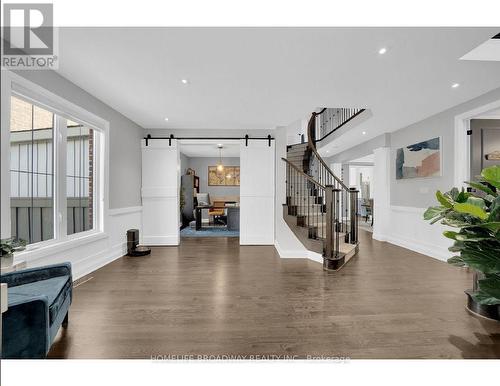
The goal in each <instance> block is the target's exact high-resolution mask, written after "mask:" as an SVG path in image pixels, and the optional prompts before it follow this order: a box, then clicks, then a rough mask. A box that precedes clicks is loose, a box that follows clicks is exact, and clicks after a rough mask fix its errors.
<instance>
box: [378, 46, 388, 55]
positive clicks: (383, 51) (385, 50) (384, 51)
mask: <svg viewBox="0 0 500 386" xmlns="http://www.w3.org/2000/svg"><path fill="white" fill-rule="evenodd" d="M386 52H387V48H385V47H382V48H381V49H380V50H378V53H379V54H380V55H384V54H385V53H386Z"/></svg>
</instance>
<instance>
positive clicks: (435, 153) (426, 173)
mask: <svg viewBox="0 0 500 386" xmlns="http://www.w3.org/2000/svg"><path fill="white" fill-rule="evenodd" d="M440 175H441V138H440V137H436V138H432V139H429V140H427V141H422V142H418V143H415V144H413V145H409V146H406V147H402V148H399V149H397V152H396V179H397V180H404V179H408V178H420V177H436V176H440Z"/></svg>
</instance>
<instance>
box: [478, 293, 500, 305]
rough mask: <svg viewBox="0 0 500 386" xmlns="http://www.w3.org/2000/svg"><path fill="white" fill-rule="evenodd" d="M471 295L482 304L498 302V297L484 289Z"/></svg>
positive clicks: (499, 301) (499, 302)
mask: <svg viewBox="0 0 500 386" xmlns="http://www.w3.org/2000/svg"><path fill="white" fill-rule="evenodd" d="M472 297H473V298H474V300H475V301H476V302H478V303H480V304H483V305H488V306H494V305H497V304H500V299H499V298H496V297H494V296H491V295H490V294H488V293H487V292H485V291H481V290H480V291H479V292H477V293H475V294H473V295H472Z"/></svg>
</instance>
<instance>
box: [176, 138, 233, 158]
mask: <svg viewBox="0 0 500 386" xmlns="http://www.w3.org/2000/svg"><path fill="white" fill-rule="evenodd" d="M179 144H180V145H179V150H180V152H181V153H183V154H184V155H186V156H188V157H219V148H218V144H221V145H222V158H223V160H224V158H227V157H239V156H240V143H239V141H228V140H225V141H218V140H216V141H212V140H180V141H179Z"/></svg>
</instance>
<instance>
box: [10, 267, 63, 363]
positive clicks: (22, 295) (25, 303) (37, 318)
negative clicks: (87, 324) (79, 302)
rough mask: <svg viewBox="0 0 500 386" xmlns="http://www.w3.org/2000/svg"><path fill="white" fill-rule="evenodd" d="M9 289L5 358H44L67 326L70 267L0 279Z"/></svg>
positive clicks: (17, 274)
mask: <svg viewBox="0 0 500 386" xmlns="http://www.w3.org/2000/svg"><path fill="white" fill-rule="evenodd" d="M0 281H1V282H2V283H6V284H7V286H8V303H9V304H8V307H9V308H8V310H7V311H6V312H5V313H4V314H3V320H2V358H4V359H5V358H16V359H17V358H31V359H33V358H45V356H46V355H47V353H48V352H49V349H50V346H51V345H52V342H53V341H54V338H55V337H56V335H57V332H58V331H59V328H60V327H61V326H63V327H66V326H67V324H68V311H69V307H70V305H71V300H72V292H73V280H72V277H71V264H70V263H64V264H56V265H49V266H45V267H39V268H30V269H25V270H22V271H17V272H10V273H7V274H4V275H1V276H0Z"/></svg>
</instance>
